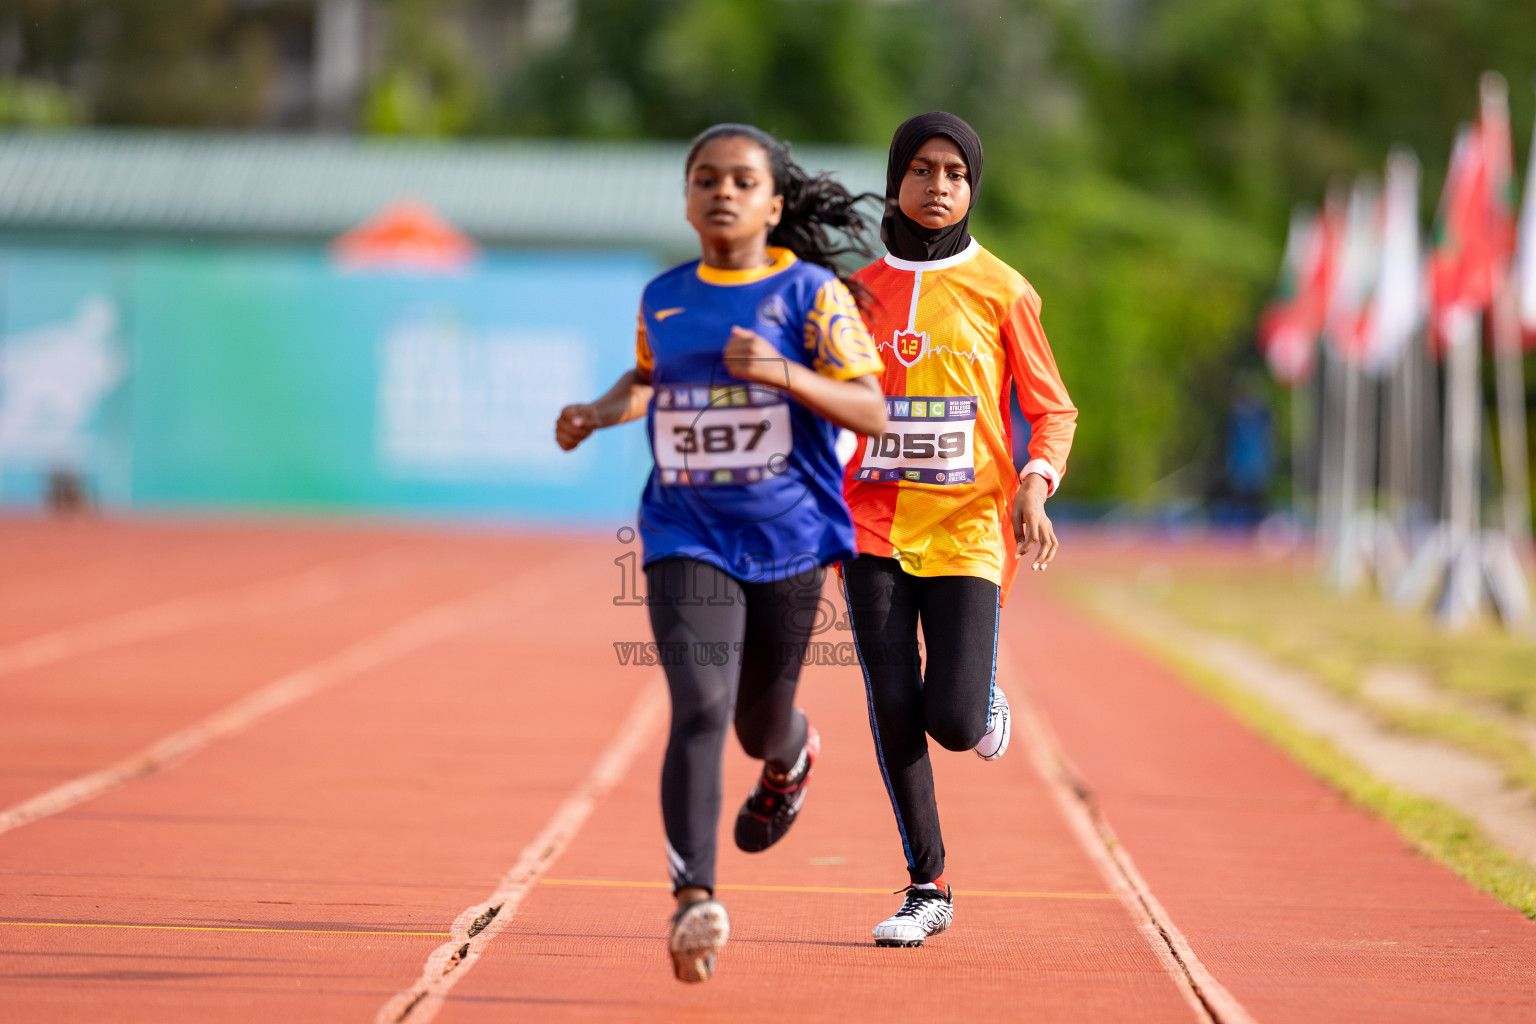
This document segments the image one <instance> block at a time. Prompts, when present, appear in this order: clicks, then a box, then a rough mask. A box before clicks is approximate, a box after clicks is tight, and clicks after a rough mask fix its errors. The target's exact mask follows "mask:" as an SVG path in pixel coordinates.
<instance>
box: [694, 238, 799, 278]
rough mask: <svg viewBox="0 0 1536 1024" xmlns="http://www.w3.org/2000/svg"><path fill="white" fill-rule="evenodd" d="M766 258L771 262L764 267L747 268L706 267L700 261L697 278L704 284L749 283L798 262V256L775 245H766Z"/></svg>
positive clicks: (770, 275) (786, 268)
mask: <svg viewBox="0 0 1536 1024" xmlns="http://www.w3.org/2000/svg"><path fill="white" fill-rule="evenodd" d="M768 258H769V259H770V260H772V261H773V262H771V263H769V264H768V265H767V266H766V267H752V268H751V269H749V270H722V269H720V268H719V267H706V266H705V265H704V263H703V262H702V261H700V263H699V280H700V281H703V282H704V283H705V284H751V283H752V282H753V281H761V280H762V279H763V278H765V277H772V276H773V275H774V274H777V273H779V272H780V271H784V270H788V269H789V268H790V267H792V266H794V265H795V264H796V263H798V262H800V257H798V256H796V255H795V254H794V253H792V252H790V251H789V250H788V249H781V248H779V247H778V246H776V245H770V246H769V247H768Z"/></svg>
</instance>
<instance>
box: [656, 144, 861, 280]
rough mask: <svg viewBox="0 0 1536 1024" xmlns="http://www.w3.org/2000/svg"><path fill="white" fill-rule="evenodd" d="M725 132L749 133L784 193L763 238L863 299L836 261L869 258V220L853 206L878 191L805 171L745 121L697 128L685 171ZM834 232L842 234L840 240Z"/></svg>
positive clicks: (777, 192)
mask: <svg viewBox="0 0 1536 1024" xmlns="http://www.w3.org/2000/svg"><path fill="white" fill-rule="evenodd" d="M725 138H743V139H750V140H752V141H753V142H755V143H757V144H758V145H759V146H761V147H762V148H763V152H765V153H767V154H768V167H769V169H770V170H771V171H772V173H773V193H774V195H780V196H783V197H784V213H783V216H781V217H780V218H779V223H778V225H777V226H776V227H774V228H773V229H772V230H770V231H769V232H768V244H769V245H778V246H783V247H784V248H786V249H788V250H789V251H790V252H792V253H794V254H795V255H796V256H798V257H800V258H801V259H802V260H805V261H806V262H807V263H815V264H816V265H818V266H822V267H826V268H827V269H828V270H830V271H832V272H833V273H834V274H836V275H837V276H838V279H839V280H841V281H842V282H843V283H844V284H845V285H848V286H849V288H850V289H851V290H852V291H853V294H854V297H855V298H857V299H859V304H860V305H863V304H864V297H865V296H866V295H867V294H868V293H867V291H866V290H865V289H864V288H863V287H861V286H859V285H858V284H857V283H856V282H852V281H850V280H849V278H848V276H847V275H846V274H845V273H844V271H843V268H841V267H839V266H838V264H837V261H838V258H839V257H842V256H860V257H862V258H864V259H865V260H868V259H871V258H873V256H874V246H873V244H872V242H871V236H870V222H869V220H868V219H867V218H866V217H865V216H864V215H863V214H862V213H860V212H859V210H858V206H859V204H860V203H862V202H864V201H865V200H869V199H873V200H875V201H877V202H878V201H880V197H879V196H877V195H875V194H874V193H873V192H862V193H860V194H858V195H854V194H853V193H852V192H849V191H848V190H847V189H846V188H844V187H843V186H842V185H840V184H838V182H837V181H836V180H834V179H833V178H832V177H831V176H830V175H827V174H817V175H815V176H812V175H810V174H807V173H806V171H805V168H803V167H801V166H800V165H799V164H797V163H795V161H794V159H793V158H792V157H791V156H790V155H789V144H788V143H786V142H781V141H780V140H778V139H776V138H774V137H773V136H772V135H769V134H768V133H767V132H765V131H763V130H762V129H761V128H756V127H753V126H752V125H750V124H717V125H715V126H714V127H712V128H706V129H704V130H703V131H702V132H700V133H699V134H698V135H697V136H695V137H694V140H693V144H692V145H691V146H689V147H688V159H687V160H685V161H684V162H683V174H684V176H685V177H686V176H687V174H688V172H689V171H690V170H691V169H692V168H693V161H694V160H695V159H697V158H698V155H699V150H700V149H703V148H704V144H705V143H707V142H713V141H714V140H715V139H725ZM835 235H841V236H842V243H841V244H839V243H838V241H837V239H836V238H835V237H834V236H835Z"/></svg>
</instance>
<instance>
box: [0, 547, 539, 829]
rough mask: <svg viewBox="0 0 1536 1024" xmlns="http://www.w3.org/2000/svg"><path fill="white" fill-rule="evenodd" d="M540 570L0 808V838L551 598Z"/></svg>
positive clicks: (433, 611)
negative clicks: (537, 579) (540, 583)
mask: <svg viewBox="0 0 1536 1024" xmlns="http://www.w3.org/2000/svg"><path fill="white" fill-rule="evenodd" d="M556 569H557V570H558V567H556ZM547 572H550V567H549V566H545V565H541V566H538V567H537V568H536V569H528V570H525V571H524V572H522V573H520V574H519V575H518V577H517V578H516V579H514V580H513V581H512V582H510V583H503V584H500V585H498V586H495V587H492V588H490V589H489V590H484V591H481V592H480V593H478V594H474V595H472V596H470V597H467V598H459V599H456V600H453V601H447V602H444V603H442V604H439V605H435V606H433V607H431V608H428V609H427V610H426V611H423V612H418V613H417V614H415V615H412V616H410V617H409V618H407V619H404V620H402V621H400V622H398V623H396V624H395V625H393V626H390V627H389V628H387V629H384V630H382V631H380V632H378V633H374V634H373V635H372V636H369V637H365V638H364V639H362V640H360V641H358V642H357V643H355V644H353V645H352V646H350V647H347V648H345V649H343V650H341V651H340V652H338V653H336V654H334V655H332V656H331V657H329V658H325V659H323V660H321V661H318V662H316V663H314V664H313V665H309V666H307V667H305V668H301V669H299V670H298V671H296V672H291V673H289V674H288V675H285V676H282V677H280V678H278V679H275V680H273V681H272V682H270V683H268V684H267V685H266V686H263V687H261V688H260V689H259V690H255V691H253V692H251V693H248V694H246V695H245V696H244V697H241V698H240V699H239V700H237V701H235V702H234V703H233V704H230V705H229V706H227V707H225V708H223V709H222V710H220V711H216V712H214V713H213V714H211V715H209V716H208V717H207V718H204V719H203V720H202V721H200V722H197V723H195V724H193V725H191V726H188V727H187V728H185V729H182V730H180V731H179V732H174V733H172V734H171V735H169V736H166V737H165V738H164V739H161V740H160V741H158V742H157V743H155V744H153V745H152V746H150V747H148V748H147V749H145V750H142V751H140V752H139V753H137V754H133V755H131V756H129V757H126V758H124V759H123V760H121V761H118V762H116V763H115V764H111V765H108V766H107V767H105V768H102V769H100V770H98V771H94V772H91V773H90V774H88V775H82V776H80V777H79V778H76V779H72V780H71V781H69V782H65V783H63V784H61V785H58V786H55V787H54V788H53V789H50V790H48V791H47V792H44V793H40V794H38V795H37V796H35V797H32V798H31V799H29V800H25V801H23V802H21V803H19V804H16V805H14V806H12V807H9V808H6V809H5V810H3V811H0V835H3V834H4V833H6V832H9V831H10V830H11V829H14V828H19V827H20V826H22V825H25V824H27V823H29V822H33V821H37V820H38V819H39V818H46V817H48V816H49V815H53V814H58V813H59V812H60V811H64V810H67V809H69V808H71V807H74V806H75V805H76V804H80V803H84V802H85V801H87V800H90V799H93V798H94V797H98V796H100V795H101V794H103V793H106V792H108V791H109V790H113V789H116V788H117V787H119V786H123V785H126V784H127V783H129V782H132V781H134V780H135V779H142V778H144V777H145V776H148V775H154V774H156V773H158V772H162V771H164V770H165V769H167V768H169V767H171V766H172V765H174V764H176V762H178V761H180V760H182V759H183V758H186V757H190V756H191V755H193V754H195V753H197V752H198V751H199V750H202V749H203V748H204V747H206V746H208V745H209V744H211V743H214V742H216V741H218V740H221V739H224V738H226V737H228V736H232V735H234V734H235V733H238V732H241V731H242V730H245V729H248V728H250V727H251V726H252V725H254V724H255V723H257V722H258V721H260V720H261V719H263V718H266V717H267V716H268V715H271V714H273V713H274V712H277V711H280V710H282V709H283V708H286V707H288V706H289V705H292V704H296V703H298V702H299V701H301V700H304V699H305V698H306V697H312V696H314V695H315V694H317V693H319V692H320V691H322V690H325V689H328V688H330V687H332V686H335V685H336V684H337V683H341V682H344V681H345V680H347V679H351V678H352V677H354V676H356V675H358V674H360V673H362V672H365V671H367V670H368V669H371V668H377V667H378V666H380V665H383V664H385V663H387V662H390V661H394V660H395V659H397V658H400V657H403V656H404V655H407V654H410V653H411V652H412V651H416V650H419V649H420V648H422V647H426V646H427V645H429V644H433V643H437V642H439V641H441V640H446V639H448V638H449V637H451V636H455V635H457V634H460V633H465V632H468V631H470V630H473V629H477V628H479V627H482V626H488V625H491V624H492V623H494V622H497V621H498V620H501V619H504V618H506V617H507V616H509V615H511V614H513V613H515V612H517V611H522V610H527V609H528V608H529V607H530V606H543V605H545V604H546V603H547V602H548V601H549V600H550V598H551V594H550V592H549V589H548V588H547V587H546V588H542V589H541V588H539V587H535V586H533V585H532V584H531V583H530V582H527V581H529V580H530V579H531V578H532V577H534V576H535V575H536V574H538V573H547ZM562 575H564V574H562Z"/></svg>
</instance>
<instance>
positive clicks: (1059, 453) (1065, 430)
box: [1002, 285, 1077, 494]
mask: <svg viewBox="0 0 1536 1024" xmlns="http://www.w3.org/2000/svg"><path fill="white" fill-rule="evenodd" d="M1002 337H1003V344H1004V345H1005V346H1006V348H1007V350H1008V368H1009V371H1010V372H1011V373H1012V375H1013V380H1014V385H1015V386H1016V387H1017V389H1018V395H1019V408H1020V410H1022V411H1023V413H1024V417H1025V419H1027V420H1029V428H1030V438H1029V458H1030V463H1029V465H1027V466H1025V467H1024V473H1025V474H1028V473H1031V472H1036V473H1039V474H1040V475H1041V476H1044V477H1045V478H1046V480H1047V481H1048V482H1049V484H1050V493H1051V494H1055V493H1056V488H1057V487H1058V486H1059V485H1060V483H1061V477H1062V475H1063V474H1064V473H1066V471H1067V456H1068V454H1069V453H1070V452H1071V451H1072V436H1073V434H1075V433H1076V432H1077V407H1076V406H1074V405H1073V404H1072V399H1071V397H1070V396H1068V394H1067V388H1066V385H1064V384H1063V383H1062V382H1061V374H1060V372H1058V371H1057V369H1056V357H1055V356H1054V355H1052V354H1051V345H1050V342H1049V341H1047V340H1046V337H1045V328H1044V327H1042V326H1041V325H1040V296H1039V295H1037V294H1036V293H1035V290H1034V289H1033V288H1030V287H1028V286H1027V285H1026V286H1025V290H1024V293H1023V294H1022V295H1020V296H1019V298H1018V301H1016V302H1015V303H1014V304H1013V308H1012V309H1011V310H1010V311H1009V313H1008V318H1007V319H1006V320H1005V321H1004V322H1003V330H1002ZM1047 470H1049V472H1047Z"/></svg>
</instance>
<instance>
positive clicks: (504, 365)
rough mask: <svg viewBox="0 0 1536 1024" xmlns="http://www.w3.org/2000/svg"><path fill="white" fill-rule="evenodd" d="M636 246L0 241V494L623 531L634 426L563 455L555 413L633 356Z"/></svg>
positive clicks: (635, 472)
mask: <svg viewBox="0 0 1536 1024" xmlns="http://www.w3.org/2000/svg"><path fill="white" fill-rule="evenodd" d="M657 269H658V267H657V265H656V264H655V262H654V260H652V259H651V258H650V257H649V256H647V255H645V254H643V253H630V252H607V251H594V252H507V251H501V252H497V251H492V252H488V253H485V254H482V256H481V257H480V258H479V259H478V260H477V261H475V263H473V264H472V265H470V266H469V267H467V268H465V269H463V270H461V271H457V272H452V273H431V274H409V273H402V272H398V271H347V270H344V269H342V268H340V267H337V266H336V265H334V264H333V263H332V261H331V260H330V258H329V257H328V256H327V254H326V253H325V252H324V251H322V250H319V249H307V248H306V249H299V248H279V247H257V246H238V247H237V246H211V245H210V246H149V245H142V246H135V247H132V248H129V249H111V250H109V249H90V248H85V247H81V248H77V249H49V248H37V247H22V246H13V247H9V248H0V505H7V506H34V507H35V506H37V505H39V504H40V503H41V502H42V501H43V500H44V495H45V493H46V490H47V488H48V486H49V478H50V476H52V475H56V474H69V475H73V476H76V477H78V478H80V479H82V480H83V481H84V482H85V484H86V486H87V489H88V490H89V491H90V493H91V494H92V496H93V497H94V498H95V499H96V500H97V501H99V502H100V503H101V504H102V505H104V506H107V507H120V508H135V509H143V510H150V511H152V510H194V509H207V510H228V511H311V512H336V513H358V512H362V513H379V514H385V515H406V516H430V517H449V518H474V519H490V520H508V521H517V522H530V523H547V524H570V523H582V522H584V523H589V524H606V523H612V522H622V521H625V520H627V519H630V518H632V517H633V515H634V508H635V505H636V501H637V498H638V495H639V491H640V488H641V487H642V486H643V484H644V481H645V477H646V475H647V473H649V470H650V455H649V452H648V449H647V446H646V444H645V437H644V427H643V425H642V424H639V423H636V424H628V425H626V426H624V427H620V428H616V429H614V430H609V431H604V432H602V433H600V434H599V435H597V436H595V437H594V438H593V439H592V440H591V441H589V442H588V443H587V444H585V445H583V446H582V447H581V448H580V449H578V450H577V451H576V452H574V453H566V452H561V451H560V450H559V449H558V448H557V447H556V445H555V442H554V420H555V416H556V415H557V414H558V412H559V409H560V407H561V406H562V405H564V404H566V403H568V402H573V401H582V400H587V399H590V398H591V397H593V396H595V395H597V394H598V393H600V392H601V391H602V390H603V389H604V388H606V387H607V385H608V384H609V383H611V382H612V380H613V379H614V378H615V377H617V376H618V375H619V374H620V373H622V372H623V371H624V370H625V369H627V368H628V367H631V366H633V365H634V331H635V326H634V325H635V310H636V308H637V305H638V302H639V296H640V292H641V289H642V288H643V287H644V285H645V282H646V281H647V280H649V279H650V277H651V276H652V275H654V274H655V272H656V270H657Z"/></svg>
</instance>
